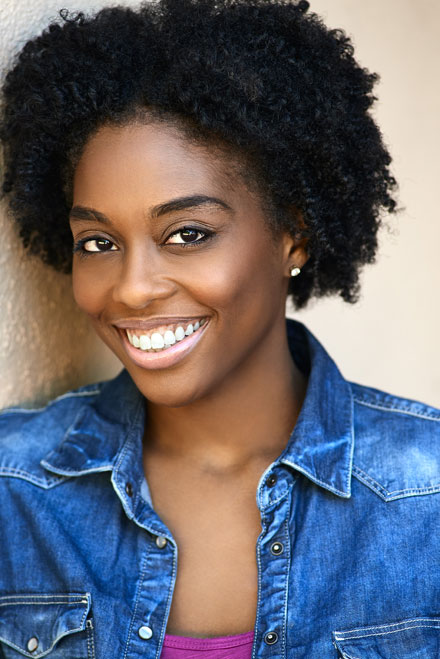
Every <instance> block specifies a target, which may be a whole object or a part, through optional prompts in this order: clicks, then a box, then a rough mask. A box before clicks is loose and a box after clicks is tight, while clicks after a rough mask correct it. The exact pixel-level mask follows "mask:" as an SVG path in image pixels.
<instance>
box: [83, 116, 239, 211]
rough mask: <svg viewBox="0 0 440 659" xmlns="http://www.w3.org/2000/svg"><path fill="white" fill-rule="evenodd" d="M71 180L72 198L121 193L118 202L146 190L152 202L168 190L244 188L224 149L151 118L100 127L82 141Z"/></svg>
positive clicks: (110, 197) (236, 190) (109, 196)
mask: <svg viewBox="0 0 440 659" xmlns="http://www.w3.org/2000/svg"><path fill="white" fill-rule="evenodd" d="M73 183H74V185H73V193H74V198H75V201H77V198H78V196H79V197H87V198H92V199H93V198H95V197H98V198H100V199H101V200H102V199H108V200H112V201H113V202H115V201H116V200H117V198H118V196H121V195H122V197H121V198H120V203H122V202H124V201H125V202H126V201H129V200H130V201H132V202H134V201H135V200H136V199H140V198H144V200H145V196H148V197H149V198H150V200H151V203H152V204H153V203H154V202H155V198H156V197H157V199H158V200H161V199H163V198H164V195H165V197H167V196H169V195H170V194H173V195H181V194H187V193H194V192H195V191H197V192H198V193H199V194H207V193H208V192H210V193H211V194H212V193H213V192H215V193H217V194H220V193H223V194H225V193H227V194H239V195H240V194H246V192H247V190H246V186H245V184H244V181H243V180H241V178H240V177H239V176H237V165H236V163H234V162H232V160H231V159H229V160H228V159H227V157H226V155H225V154H221V153H220V151H219V150H218V149H216V148H215V147H214V146H212V147H210V146H208V145H205V144H203V145H201V144H196V143H195V142H194V140H190V139H189V138H187V137H186V136H185V134H184V133H183V132H181V131H179V130H178V129H176V128H174V127H168V126H166V125H163V124H157V123H153V124H128V125H124V126H103V127H101V128H100V129H99V130H98V131H97V132H96V133H95V134H94V135H93V136H92V137H91V138H90V139H89V140H88V142H87V143H86V145H85V148H84V150H83V152H82V155H81V157H80V159H79V162H78V164H77V166H76V168H75V173H74V181H73ZM196 189H197V190H196ZM117 205H119V204H117Z"/></svg>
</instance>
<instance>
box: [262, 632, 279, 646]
mask: <svg viewBox="0 0 440 659" xmlns="http://www.w3.org/2000/svg"><path fill="white" fill-rule="evenodd" d="M277 641H278V634H277V633H276V632H267V634H265V635H264V642H265V643H267V645H274V644H275V643H276V642H277Z"/></svg>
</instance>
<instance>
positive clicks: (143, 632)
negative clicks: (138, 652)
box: [138, 625, 153, 641]
mask: <svg viewBox="0 0 440 659" xmlns="http://www.w3.org/2000/svg"><path fill="white" fill-rule="evenodd" d="M138 634H139V636H140V637H141V638H143V639H144V641H148V639H149V638H151V637H152V636H153V630H152V629H151V628H150V627H147V626H146V625H142V627H139V629H138Z"/></svg>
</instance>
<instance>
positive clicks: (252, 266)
mask: <svg viewBox="0 0 440 659" xmlns="http://www.w3.org/2000/svg"><path fill="white" fill-rule="evenodd" d="M237 245H240V247H239V248H236V249H234V247H233V246H232V245H228V248H227V249H222V250H219V252H218V253H215V252H214V251H212V252H211V255H210V256H209V257H208V258H206V259H203V261H204V263H203V264H202V262H201V261H199V262H198V263H197V268H194V269H192V273H191V282H190V284H189V285H188V289H189V288H191V289H192V295H193V296H194V297H195V298H196V299H198V300H199V301H200V302H201V303H202V304H204V305H206V306H207V307H210V308H212V309H213V310H214V311H216V310H218V311H219V313H220V314H221V316H224V317H226V318H227V319H228V321H230V320H231V318H232V320H234V324H236V325H238V324H240V318H243V322H244V321H245V318H250V316H252V315H253V314H252V311H255V314H258V313H261V312H262V309H267V310H268V311H270V309H271V308H272V307H273V305H274V304H276V303H278V298H279V295H277V291H278V289H280V287H281V281H282V278H281V277H280V272H279V268H277V265H276V258H275V255H274V254H273V253H272V252H270V250H269V249H268V247H267V244H266V243H265V242H264V241H262V244H261V245H260V244H259V242H258V241H253V243H252V244H251V245H249V246H248V245H247V244H246V243H243V241H241V242H239V241H237ZM243 311H246V313H245V314H244V313H243ZM237 314H240V316H238V315H237Z"/></svg>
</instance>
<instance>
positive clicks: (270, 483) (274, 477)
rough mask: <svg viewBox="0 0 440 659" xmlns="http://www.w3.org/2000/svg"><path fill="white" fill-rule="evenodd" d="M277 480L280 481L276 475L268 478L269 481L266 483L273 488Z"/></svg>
mask: <svg viewBox="0 0 440 659" xmlns="http://www.w3.org/2000/svg"><path fill="white" fill-rule="evenodd" d="M277 480H278V479H277V477H276V476H275V474H271V475H270V476H269V477H268V479H267V481H266V484H267V485H268V486H269V487H273V486H274V485H275V483H276V482H277Z"/></svg>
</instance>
